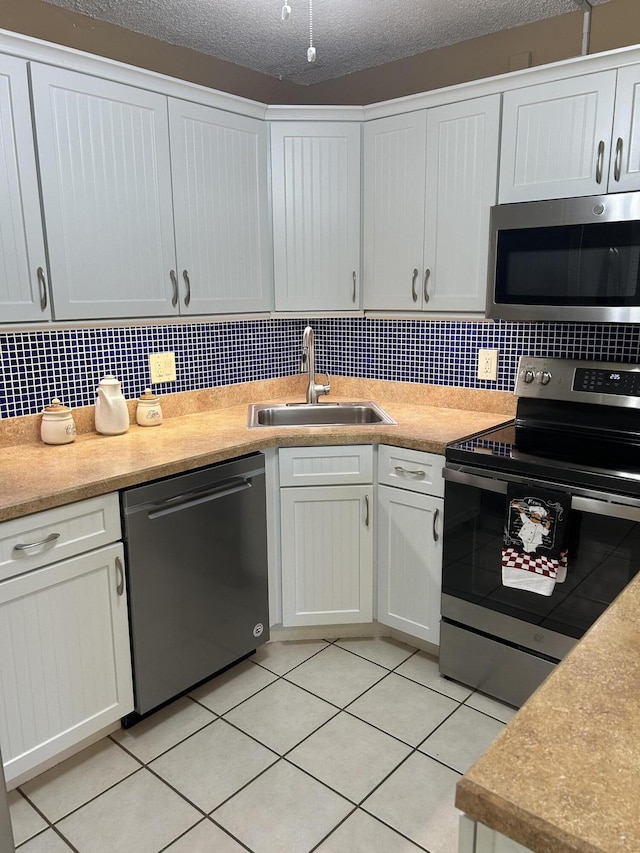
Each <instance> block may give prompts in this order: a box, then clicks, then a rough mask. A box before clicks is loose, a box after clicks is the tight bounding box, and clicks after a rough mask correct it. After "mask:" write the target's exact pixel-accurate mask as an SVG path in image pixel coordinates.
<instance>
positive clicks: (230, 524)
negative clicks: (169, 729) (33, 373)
mask: <svg viewBox="0 0 640 853" xmlns="http://www.w3.org/2000/svg"><path fill="white" fill-rule="evenodd" d="M122 516H123V522H124V523H123V527H124V538H125V548H126V555H127V579H128V594H129V620H130V631H131V649H132V655H133V679H134V692H135V713H133V714H130V715H128V716H127V717H125V718H124V719H123V725H124V726H125V727H127V726H130V725H132V724H133V723H135V722H136V721H137V720H138V719H139V718H140V715H143V714H146V713H147V712H148V711H151V710H152V709H154V708H157V707H158V706H160V705H162V704H164V703H165V702H167V701H168V700H170V699H172V698H174V697H175V696H178V695H179V694H181V693H184V692H185V691H186V690H188V689H189V688H191V687H193V686H194V685H195V684H197V683H199V682H200V681H203V680H205V679H207V678H208V677H209V676H211V675H213V674H215V673H217V672H219V671H220V670H222V669H224V668H226V667H228V666H229V665H231V664H233V663H235V662H236V661H238V660H240V659H241V658H243V657H246V656H247V655H248V654H250V653H251V652H252V651H254V650H255V649H256V647H257V646H259V645H260V644H261V643H264V642H265V640H267V639H268V636H269V631H268V625H269V605H268V588H267V531H266V499H265V476H264V457H263V456H262V454H260V453H256V454H252V455H250V456H244V457H240V458H238V459H234V460H232V461H230V462H223V463H220V464H219V465H213V466H210V467H208V468H203V469H199V470H197V471H192V472H189V473H186V474H180V475H177V476H175V477H169V478H167V479H164V480H158V481H156V482H154V483H149V484H147V485H144V486H136V487H135V488H131V489H126V490H125V491H123V492H122Z"/></svg>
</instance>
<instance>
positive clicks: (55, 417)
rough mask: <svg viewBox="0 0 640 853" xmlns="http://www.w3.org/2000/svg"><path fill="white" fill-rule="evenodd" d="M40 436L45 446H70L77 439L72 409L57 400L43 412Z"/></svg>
mask: <svg viewBox="0 0 640 853" xmlns="http://www.w3.org/2000/svg"><path fill="white" fill-rule="evenodd" d="M40 436H41V438H42V440H43V441H44V443H45V444H70V443H71V442H72V441H75V438H76V425H75V423H74V421H73V415H72V414H71V409H70V408H69V407H68V406H63V405H62V403H61V402H60V400H58V399H57V398H56V399H55V400H52V401H51V405H49V406H45V408H44V410H43V412H42V423H41V425H40Z"/></svg>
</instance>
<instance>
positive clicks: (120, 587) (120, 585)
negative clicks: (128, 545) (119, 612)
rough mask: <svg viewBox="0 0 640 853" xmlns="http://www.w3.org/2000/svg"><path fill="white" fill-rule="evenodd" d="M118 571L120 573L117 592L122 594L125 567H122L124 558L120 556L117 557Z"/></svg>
mask: <svg viewBox="0 0 640 853" xmlns="http://www.w3.org/2000/svg"><path fill="white" fill-rule="evenodd" d="M116 572H117V573H118V584H117V586H116V592H117V593H118V595H122V593H123V592H124V569H123V567H122V560H121V559H120V557H116Z"/></svg>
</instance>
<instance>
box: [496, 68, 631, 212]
mask: <svg viewBox="0 0 640 853" xmlns="http://www.w3.org/2000/svg"><path fill="white" fill-rule="evenodd" d="M615 96H616V72H615V71H602V72H599V73H597V74H586V75H584V76H582V77H572V78H570V79H568V80H558V81H554V82H551V83H542V84H540V85H537V86H529V87H527V88H525V89H515V90H513V91H511V92H506V93H505V95H504V102H503V121H502V149H501V157H500V193H499V201H500V203H501V204H502V203H505V202H513V201H530V200H534V199H545V198H565V197H570V196H581V195H593V194H600V193H604V192H607V176H608V173H609V161H610V155H611V127H612V121H613V110H614V103H615ZM627 121H628V117H627ZM625 135H626V134H625ZM610 189H613V188H611V187H610Z"/></svg>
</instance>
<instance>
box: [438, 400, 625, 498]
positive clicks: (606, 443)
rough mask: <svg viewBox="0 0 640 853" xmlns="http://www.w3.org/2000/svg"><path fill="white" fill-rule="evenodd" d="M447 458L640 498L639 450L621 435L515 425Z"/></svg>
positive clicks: (455, 448) (450, 451)
mask: <svg viewBox="0 0 640 853" xmlns="http://www.w3.org/2000/svg"><path fill="white" fill-rule="evenodd" d="M635 414H636V416H637V417H638V418H639V419H640V414H638V413H635ZM446 459H447V463H448V465H449V464H450V465H451V466H453V467H459V466H473V467H475V468H482V469H485V470H486V471H487V472H491V471H494V472H496V473H500V472H503V473H507V474H508V473H511V474H514V475H518V476H524V477H527V478H530V479H531V480H532V481H537V482H542V481H545V482H547V483H550V484H558V485H560V484H566V485H573V486H582V487H584V488H588V489H598V490H601V491H606V492H610V493H614V494H626V495H632V496H640V448H639V447H638V446H637V444H636V443H635V441H626V440H625V438H623V437H621V436H620V435H609V436H601V435H593V434H587V433H586V432H579V431H576V430H575V428H574V429H567V428H564V429H563V428H560V429H558V430H555V429H553V428H550V427H548V426H547V427H545V428H542V429H541V428H537V427H533V428H531V427H527V426H524V427H523V426H521V425H520V424H518V423H517V422H516V421H514V422H512V423H510V424H508V425H506V426H502V427H497V428H495V429H491V430H488V431H487V432H484V433H481V434H479V435H477V436H474V437H473V438H470V439H467V440H466V441H461V442H458V443H457V444H453V445H451V446H449V447H448V448H447V450H446Z"/></svg>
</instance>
